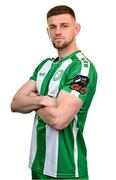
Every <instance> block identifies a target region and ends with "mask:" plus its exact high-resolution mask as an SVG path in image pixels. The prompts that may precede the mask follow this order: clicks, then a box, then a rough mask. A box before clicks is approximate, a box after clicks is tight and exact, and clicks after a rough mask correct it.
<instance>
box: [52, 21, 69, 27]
mask: <svg viewBox="0 0 116 180" xmlns="http://www.w3.org/2000/svg"><path fill="white" fill-rule="evenodd" d="M65 24H67V25H69V23H67V22H62V23H61V24H60V25H65ZM51 26H57V25H56V24H50V25H49V27H51Z"/></svg>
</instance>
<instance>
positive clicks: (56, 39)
mask: <svg viewBox="0 0 116 180" xmlns="http://www.w3.org/2000/svg"><path fill="white" fill-rule="evenodd" d="M63 39H64V38H55V41H58V40H63Z"/></svg>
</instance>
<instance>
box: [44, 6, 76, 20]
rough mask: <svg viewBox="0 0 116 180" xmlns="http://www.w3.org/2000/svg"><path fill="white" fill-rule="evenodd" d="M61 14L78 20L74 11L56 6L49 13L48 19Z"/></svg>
mask: <svg viewBox="0 0 116 180" xmlns="http://www.w3.org/2000/svg"><path fill="white" fill-rule="evenodd" d="M60 14H70V15H71V16H72V17H73V18H74V19H76V17H75V13H74V11H73V9H72V8H70V7H69V6H65V5H60V6H55V7H53V8H52V9H50V10H49V11H48V13H47V19H48V18H49V17H51V16H55V15H60Z"/></svg>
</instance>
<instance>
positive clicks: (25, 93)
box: [11, 80, 83, 130]
mask: <svg viewBox="0 0 116 180" xmlns="http://www.w3.org/2000/svg"><path fill="white" fill-rule="evenodd" d="M82 104H83V102H82V101H81V100H80V99H79V98H77V97H75V96H73V95H71V94H69V93H67V92H65V91H61V92H60V93H59V95H58V97H57V98H51V97H49V96H39V95H38V94H37V89H36V84H35V81H33V80H29V81H28V82H27V83H25V84H24V85H23V86H22V87H21V88H20V89H19V90H18V91H17V93H16V94H15V96H14V98H13V100H12V102H11V110H12V112H20V113H29V112H32V111H36V113H37V114H38V115H39V116H40V117H41V118H42V119H43V121H45V122H46V123H47V124H49V125H50V126H51V127H53V128H55V129H57V130H62V129H64V128H66V127H67V126H68V125H69V124H70V122H71V120H72V119H73V118H74V116H75V115H76V113H77V112H78V111H79V109H80V108H81V106H82Z"/></svg>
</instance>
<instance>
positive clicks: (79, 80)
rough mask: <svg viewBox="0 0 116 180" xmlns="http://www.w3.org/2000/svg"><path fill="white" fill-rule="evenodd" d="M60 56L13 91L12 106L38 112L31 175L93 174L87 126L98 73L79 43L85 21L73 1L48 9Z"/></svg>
mask: <svg viewBox="0 0 116 180" xmlns="http://www.w3.org/2000/svg"><path fill="white" fill-rule="evenodd" d="M47 23H48V28H47V32H48V35H49V38H50V39H51V42H52V44H53V46H54V47H55V48H56V49H57V52H58V57H57V58H48V59H45V60H44V61H42V62H41V63H40V64H39V65H38V67H37V68H36V69H35V71H34V73H33V75H32V76H31V78H30V80H29V81H28V82H27V83H26V84H24V85H23V86H22V87H21V88H20V89H19V90H18V92H17V93H16V95H15V96H14V98H13V100H12V103H11V109H12V111H13V112H20V113H29V112H32V111H35V112H36V115H35V121H34V126H33V134H32V144H31V152H30V162H29V166H30V168H31V170H32V179H80V180H84V179H86V180H87V179H88V169H87V159H86V146H85V143H84V139H83V129H84V124H85V120H86V117H87V112H88V109H89V107H90V104H91V102H92V99H93V96H94V94H95V90H96V83H97V73H96V70H95V67H94V65H93V64H92V63H91V61H90V60H88V59H87V58H86V57H85V56H84V54H83V53H82V52H81V50H79V49H78V47H77V44H76V36H77V35H78V33H79V31H80V24H79V23H76V18H75V14H74V11H73V10H72V9H71V8H70V7H68V6H64V5H62V6H56V7H54V8H52V9H50V10H49V12H48V13H47Z"/></svg>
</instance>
